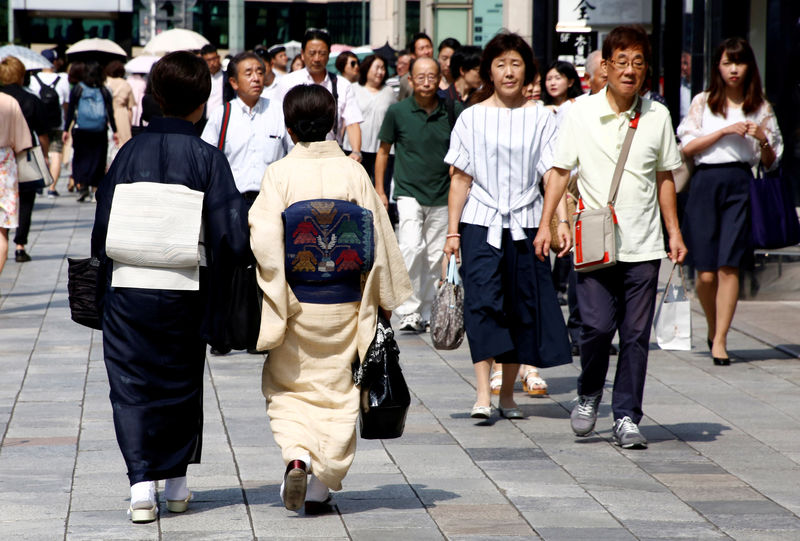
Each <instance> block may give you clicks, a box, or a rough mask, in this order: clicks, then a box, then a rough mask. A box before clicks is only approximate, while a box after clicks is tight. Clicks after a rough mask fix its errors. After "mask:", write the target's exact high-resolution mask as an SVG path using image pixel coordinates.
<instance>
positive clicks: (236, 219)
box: [92, 51, 249, 522]
mask: <svg viewBox="0 0 800 541" xmlns="http://www.w3.org/2000/svg"><path fill="white" fill-rule="evenodd" d="M150 83H151V87H152V91H153V96H154V97H155V99H156V100H157V101H158V103H159V105H160V106H161V109H162V110H163V112H164V116H163V117H156V118H153V119H152V120H151V122H150V124H149V125H148V126H147V129H146V131H144V132H143V133H141V134H140V135H138V136H136V137H135V138H134V139H131V140H130V141H129V142H128V144H127V145H125V146H124V147H123V148H122V149H121V150H120V151H119V153H118V154H117V157H116V159H115V160H114V163H113V164H112V165H111V168H110V170H109V172H108V175H106V177H105V179H104V180H103V182H102V183H101V184H100V189H99V190H98V191H97V213H96V215H95V223H94V230H93V231H92V255H93V256H94V257H97V258H98V259H99V260H100V264H101V267H100V269H101V270H100V273H99V276H100V280H99V282H100V284H99V287H100V291H99V292H98V295H99V296H100V297H101V298H102V305H103V319H102V322H103V323H102V325H103V328H102V330H103V354H104V358H105V365H106V370H107V372H108V381H109V384H110V387H111V393H110V398H111V404H112V406H113V408H112V409H113V412H114V428H115V430H116V434H117V442H118V443H119V447H120V450H121V451H122V455H123V457H124V459H125V464H126V465H127V467H128V478H129V480H130V484H131V500H130V502H131V503H130V508H129V514H130V517H131V520H132V521H133V522H150V521H152V520H155V519H156V517H157V515H158V502H157V499H156V494H155V488H156V481H158V480H160V479H166V483H165V486H164V491H165V495H164V499H165V500H166V506H167V510H169V511H171V512H174V513H180V512H183V511H185V510H186V509H187V506H188V503H189V500H190V499H191V493H190V492H189V489H188V488H187V483H186V470H187V466H188V465H189V464H196V463H198V462H199V461H200V452H201V449H202V432H203V366H204V363H205V353H206V343H207V342H213V341H214V339H215V338H216V337H217V336H219V335H220V334H222V329H224V325H225V321H224V316H223V315H221V314H222V310H221V307H222V306H225V305H226V304H225V299H224V297H226V296H227V293H228V291H227V290H224V291H218V290H216V289H214V288H215V287H217V288H219V287H220V285H222V284H226V283H230V281H231V277H232V272H233V266H234V265H237V264H239V263H240V262H243V261H246V258H247V256H248V254H249V248H248V237H247V219H246V213H247V210H246V207H245V203H244V200H243V199H242V197H241V195H240V194H239V192H238V190H237V189H236V185H235V184H234V181H233V175H232V174H231V169H230V166H229V165H228V160H227V159H225V155H224V154H223V153H222V152H221V151H219V150H218V149H217V148H215V147H214V146H212V145H209V144H208V143H205V142H204V141H202V140H201V139H200V138H199V137H197V136H196V135H195V131H194V127H193V124H194V123H195V122H197V120H199V119H200V117H201V116H202V115H203V108H204V106H205V102H206V100H207V99H208V96H209V93H210V91H211V77H210V75H209V71H208V67H207V66H206V63H205V62H204V61H203V60H202V59H201V58H199V57H197V56H195V55H193V54H191V53H189V52H185V51H182V52H176V53H171V54H168V55H166V56H165V57H163V58H162V59H161V60H159V61H158V62H157V63H156V64H155V65H154V66H153V69H152V71H151V74H150ZM112 203H113V208H114V213H116V212H123V211H125V209H127V210H128V211H129V215H130V216H133V219H129V220H128V221H127V222H125V221H122V222H119V221H115V220H112V218H113V217H114V216H119V214H117V215H115V214H114V213H112ZM154 209H169V210H161V212H160V213H159V212H157V211H156V210H154ZM122 216H125V214H122ZM120 219H121V218H120ZM200 231H202V233H200ZM156 246H161V247H163V252H162V251H159V250H155V247H156ZM178 258H181V259H180V262H179V259H178Z"/></svg>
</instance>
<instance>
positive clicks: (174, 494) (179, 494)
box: [164, 475, 189, 500]
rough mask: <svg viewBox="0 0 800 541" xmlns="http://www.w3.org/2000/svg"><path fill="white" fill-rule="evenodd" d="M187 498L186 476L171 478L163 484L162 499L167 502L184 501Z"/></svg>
mask: <svg viewBox="0 0 800 541" xmlns="http://www.w3.org/2000/svg"><path fill="white" fill-rule="evenodd" d="M188 496H189V489H188V488H186V476H185V475H184V476H183V477H173V478H172V479H167V480H166V481H165V482H164V497H165V498H166V499H168V500H185V499H186V498H187V497H188Z"/></svg>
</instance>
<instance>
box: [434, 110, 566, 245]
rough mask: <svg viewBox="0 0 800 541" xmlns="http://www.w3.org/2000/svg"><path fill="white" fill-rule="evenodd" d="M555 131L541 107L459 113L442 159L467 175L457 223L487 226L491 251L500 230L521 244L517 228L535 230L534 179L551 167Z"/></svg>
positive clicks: (538, 211)
mask: <svg viewBox="0 0 800 541" xmlns="http://www.w3.org/2000/svg"><path fill="white" fill-rule="evenodd" d="M556 133H557V119H556V116H555V115H554V114H553V113H552V111H550V109H547V108H545V107H542V106H537V105H534V106H528V107H518V108H515V109H508V108H504V107H502V108H501V107H486V106H484V105H480V104H478V105H474V106H472V107H470V108H468V109H465V110H464V112H462V113H461V115H459V117H458V120H457V121H456V124H455V127H454V129H453V132H452V134H451V136H450V150H449V151H448V152H447V155H446V156H445V158H444V161H445V162H446V163H448V164H450V165H452V166H454V167H457V168H458V169H461V170H462V171H464V172H465V173H466V174H468V175H469V176H471V177H472V187H471V189H470V193H469V196H468V197H467V201H466V203H465V205H464V210H463V212H462V213H461V222H463V223H468V224H475V225H481V226H486V227H488V228H489V234H488V237H487V241H488V242H489V244H491V245H492V246H495V247H496V248H499V247H500V243H501V241H500V239H501V238H502V229H506V228H507V229H511V235H512V238H513V239H514V240H521V239H524V238H525V234H524V232H523V231H522V228H533V227H538V226H539V220H540V219H541V217H542V194H541V190H540V181H541V178H542V176H543V175H544V174H545V173H546V172H547V171H548V170H549V169H550V167H551V165H552V160H553V151H554V145H555V141H556Z"/></svg>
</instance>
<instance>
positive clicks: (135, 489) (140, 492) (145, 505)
mask: <svg viewBox="0 0 800 541" xmlns="http://www.w3.org/2000/svg"><path fill="white" fill-rule="evenodd" d="M155 504H156V482H155V481H140V482H139V483H136V484H133V485H131V509H150V508H151V507H153V506H154V505H155Z"/></svg>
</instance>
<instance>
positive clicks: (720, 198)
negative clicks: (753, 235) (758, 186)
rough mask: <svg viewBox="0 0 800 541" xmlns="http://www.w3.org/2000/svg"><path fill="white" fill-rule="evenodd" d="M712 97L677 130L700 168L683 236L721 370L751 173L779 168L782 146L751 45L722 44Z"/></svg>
mask: <svg viewBox="0 0 800 541" xmlns="http://www.w3.org/2000/svg"><path fill="white" fill-rule="evenodd" d="M712 65H713V66H714V67H715V69H714V70H712V74H711V84H710V86H709V88H708V90H707V91H706V92H702V93H700V94H698V95H697V96H695V97H694V99H693V100H692V105H691V107H690V108H689V114H688V115H687V116H686V117H685V118H684V119H683V121H682V122H681V124H680V126H678V137H680V139H681V143H682V146H683V152H684V153H685V154H686V155H687V156H690V157H693V158H694V161H695V164H696V165H697V167H696V170H695V173H694V176H693V177H692V184H691V186H690V188H689V201H688V203H687V205H686V218H685V221H684V226H683V235H684V238H685V239H686V244H687V245H688V247H689V253H690V254H691V255H692V258H693V261H694V265H695V268H696V269H697V270H698V279H697V296H698V298H699V299H700V304H701V305H702V306H703V311H704V312H705V314H706V321H707V323H708V347H709V348H710V349H711V356H712V357H713V359H714V364H716V365H723V366H724V365H728V364H730V359H729V358H728V351H727V335H728V329H729V328H730V325H731V321H732V320H733V313H734V311H735V310H736V301H737V298H738V294H739V267H740V266H741V265H742V262H743V260H744V259H745V257H746V256H747V255H748V254H749V253H750V251H751V248H750V244H751V243H750V215H749V214H750V210H749V209H750V205H749V203H750V201H749V199H750V195H749V184H750V182H751V181H752V179H753V175H752V172H751V167H754V166H756V165H758V163H759V162H761V164H763V166H764V167H765V168H767V169H772V168H774V167H776V166H777V164H778V160H779V159H780V156H781V153H782V152H783V142H782V139H781V133H780V130H779V129H778V123H777V120H776V118H775V113H774V112H773V111H772V107H771V106H770V104H769V103H768V102H767V100H766V99H765V98H764V95H763V93H762V91H761V77H760V75H759V72H758V66H756V62H755V56H754V55H753V50H752V49H751V48H750V45H748V44H747V42H746V41H745V40H743V39H741V38H730V39H727V40H725V41H723V42H722V44H721V45H720V46H719V47H718V48H717V50H716V51H715V53H714V57H713V63H712Z"/></svg>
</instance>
